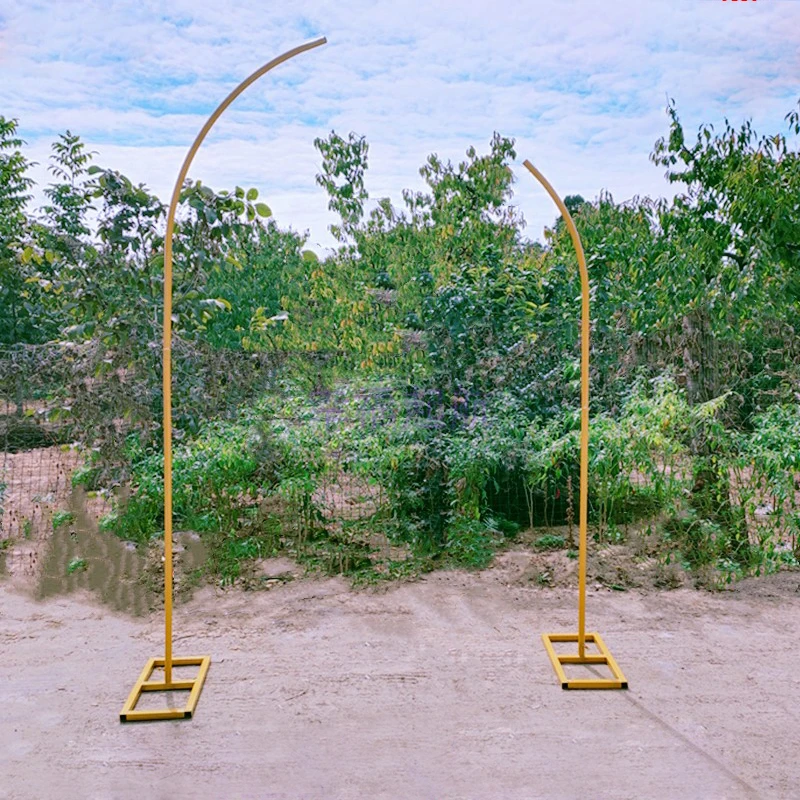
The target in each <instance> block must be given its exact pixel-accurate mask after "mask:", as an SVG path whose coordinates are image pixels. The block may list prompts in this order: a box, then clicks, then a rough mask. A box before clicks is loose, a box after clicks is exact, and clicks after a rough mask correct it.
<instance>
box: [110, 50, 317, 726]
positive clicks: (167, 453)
mask: <svg viewBox="0 0 800 800" xmlns="http://www.w3.org/2000/svg"><path fill="white" fill-rule="evenodd" d="M326 42H327V39H325V37H322V38H320V39H316V40H314V41H313V42H309V43H308V44H303V45H300V46H299V47H295V48H293V49H292V50H288V51H287V52H285V53H283V55H280V56H278V57H277V58H274V59H273V60H272V61H270V62H269V63H267V64H265V65H264V66H263V67H260V68H259V69H257V70H256V71H255V72H254V73H253V74H252V75H250V76H249V77H248V78H246V79H245V80H243V81H242V82H241V83H240V84H239V85H238V86H237V87H236V88H235V89H234V90H233V91H232V92H231V93H230V94H229V95H228V96H227V97H226V98H225V99H224V100H223V101H222V102H221V103H220V104H219V106H218V107H217V109H216V111H214V113H213V114H212V115H211V116H210V117H209V118H208V121H207V122H206V124H205V125H203V127H202V129H201V130H200V133H198V134H197V137H196V138H195V140H194V142H193V143H192V146H191V147H190V148H189V152H188V153H187V154H186V158H185V159H184V161H183V165H182V166H181V169H180V172H179V173H178V178H177V180H176V181H175V188H174V189H173V190H172V198H171V199H170V204H169V211H168V212H167V229H166V232H165V234H164V342H163V356H164V374H163V394H164V408H163V413H164V419H163V431H164V663H163V667H164V685H163V688H166V689H169V688H173V680H172V666H173V658H172V236H173V234H174V232H175V214H176V212H177V209H178V203H179V201H180V197H181V191H182V190H183V184H184V181H185V180H186V176H187V174H188V172H189V167H190V166H191V164H192V161H193V160H194V157H195V154H196V153H197V150H198V148H199V147H200V145H201V144H202V143H203V140H204V139H205V138H206V135H207V134H208V132H209V131H210V130H211V128H212V126H213V125H214V123H215V122H216V121H217V120H218V119H219V117H220V115H221V114H222V112H223V111H225V109H226V108H228V106H229V105H230V104H231V103H232V102H233V101H234V100H235V99H236V98H237V97H238V96H239V95H240V94H241V93H242V92H243V91H244V90H245V89H246V88H247V87H248V86H250V84H252V83H254V82H255V81H257V80H258V79H259V78H260V77H261V76H262V75H265V74H266V73H267V72H269V71H270V70H271V69H273V68H274V67H277V66H278V65H279V64H282V63H283V62H284V61H288V60H289V59H290V58H293V57H294V56H296V55H299V54H300V53H304V52H305V51H306V50H312V49H314V48H315V47H319V46H320V45H323V44H325V43H326ZM205 658H207V657H205ZM181 661H182V662H185V661H187V659H182V660H181ZM189 661H190V663H192V664H194V663H198V664H199V663H201V662H202V664H204V666H202V668H201V671H200V673H199V676H198V678H197V679H196V680H197V682H198V683H199V684H201V683H202V680H204V679H205V674H206V672H207V670H208V663H207V662H206V661H202V659H201V660H200V661H198V660H197V659H190V660H189ZM144 681H146V678H144V677H142V678H140V682H139V684H137V686H140V684H144V685H145V686H147V684H146V683H144ZM140 691H141V688H140ZM198 694H199V690H198V691H196V692H195V691H193V693H192V696H193V702H194V703H196V702H197V697H198ZM131 696H132V698H133V699H132V700H131V698H129V701H128V703H126V705H125V707H124V708H123V713H122V714H121V717H122V719H123V720H129V719H131V720H132V719H156V718H157V719H167V718H174V717H167V716H164V714H166V713H167V712H158V714H159V716H156V717H153V716H147V715H148V714H149V712H135V710H134V706H135V705H136V700H137V699H138V692H137V691H136V687H134V692H132V695H131ZM192 711H193V706H192V709H191V710H190V711H187V712H186V715H188V716H191V712H192ZM172 712H174V713H175V714H176V715H178V716H184V711H182V710H181V711H179V710H177V709H172V710H171V711H170V712H169V713H172Z"/></svg>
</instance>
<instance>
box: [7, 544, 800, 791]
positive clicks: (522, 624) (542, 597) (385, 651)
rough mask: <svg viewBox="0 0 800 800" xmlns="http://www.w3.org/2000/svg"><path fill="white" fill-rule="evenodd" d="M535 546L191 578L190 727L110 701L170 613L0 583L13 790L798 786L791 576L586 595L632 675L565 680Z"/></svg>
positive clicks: (556, 615) (556, 618)
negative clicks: (290, 574)
mask: <svg viewBox="0 0 800 800" xmlns="http://www.w3.org/2000/svg"><path fill="white" fill-rule="evenodd" d="M529 556H530V554H526V553H524V552H521V551H513V552H510V553H506V554H504V555H503V556H502V557H501V558H500V559H499V563H498V564H497V566H495V567H494V568H492V569H489V570H486V571H484V572H481V573H476V574H467V573H463V572H443V573H438V574H433V575H430V576H428V577H426V578H425V579H424V580H420V581H418V582H415V583H407V584H400V585H393V586H391V587H389V588H388V589H383V590H361V591H354V590H352V589H351V588H349V586H348V585H347V584H346V583H345V582H344V581H341V580H331V579H327V580H314V579H300V580H294V581H291V582H286V583H284V582H280V581H278V582H276V583H275V584H274V588H272V589H270V590H269V591H258V592H243V591H241V590H228V591H221V590H217V589H214V588H212V587H205V588H203V589H201V590H199V591H198V592H197V593H196V594H195V596H194V598H193V599H191V600H190V601H189V602H187V603H185V604H181V605H179V606H178V608H177V610H176V625H175V632H176V636H175V638H176V642H175V651H176V655H203V654H210V655H211V657H212V665H211V670H210V672H209V675H208V680H207V682H206V686H205V689H204V691H203V694H202V696H201V698H200V702H199V705H198V708H197V712H196V715H195V717H194V719H192V720H185V721H179V722H154V723H128V724H121V723H120V722H119V719H118V714H119V711H120V708H121V706H122V704H123V702H124V700H125V698H126V696H127V694H128V692H129V691H130V688H131V687H132V685H133V683H134V681H135V679H136V677H137V675H138V673H139V671H140V670H141V668H142V667H143V665H144V663H145V661H146V660H147V659H148V658H149V657H151V656H155V655H159V654H161V653H162V652H163V650H162V648H163V638H162V637H163V631H162V618H161V615H160V614H159V613H155V614H152V615H150V616H144V617H133V616H129V615H126V614H124V613H122V612H119V611H114V610H111V609H110V608H109V607H107V606H102V605H99V604H98V601H97V599H96V596H95V595H93V594H89V593H88V591H87V590H85V589H80V588H78V589H77V590H76V591H75V592H74V593H73V594H70V595H68V596H61V597H54V598H53V597H51V598H48V599H45V600H36V599H34V598H33V597H32V596H31V595H30V594H28V593H25V592H23V591H22V590H21V589H20V588H19V586H17V585H16V584H15V583H14V582H13V581H11V580H8V579H6V580H5V581H4V582H0V653H2V658H0V776H2V778H1V779H0V798H4V799H5V798H8V800H11V799H12V798H13V800H23V799H25V800H27V799H28V798H31V799H32V800H33V799H34V798H35V800H48V798H59V800H60V799H61V798H64V797H69V798H73V797H74V798H87V800H89V799H92V798H98V799H100V798H103V799H105V798H114V799H116V798H120V799H124V798H136V800H140V798H142V797H148V798H184V797H196V798H223V799H225V800H244V799H245V798H247V799H250V798H253V799H255V798H259V800H260V799H262V798H263V799H267V798H272V799H277V798H303V799H304V800H305V799H308V800H310V799H311V798H326V799H327V798H341V799H342V800H344V799H345V798H347V799H348V800H349V799H350V798H353V799H355V798H359V800H360V799H361V798H370V799H372V798H374V799H376V800H377V799H378V798H411V799H414V798H430V799H431V800H443V799H444V798H481V799H482V798H487V799H489V800H496V799H497V800H499V799H502V798H513V799H514V800H525V799H527V798H547V800H558V799H559V798H565V799H566V798H570V799H572V798H578V797H587V798H593V799H596V800H602V799H603V798H609V799H610V798H613V799H614V800H625V799H626V798H630V799H631V800H633V799H635V800H643V798H649V799H650V800H658V798H670V799H671V800H672V799H673V798H676V799H679V800H703V799H704V798H708V799H709V800H734V799H738V798H782V799H784V798H785V799H787V800H789V799H791V798H798V797H800V785H798V780H799V779H798V775H799V774H800V773H798V770H797V755H798V752H800V671H798V668H797V663H798V662H797V647H798V643H799V642H800V613H798V612H800V574H798V573H781V574H779V575H775V576H772V577H769V578H765V579H760V580H758V581H747V582H743V583H742V584H740V585H739V586H738V587H736V589H735V590H734V591H732V592H726V593H722V594H710V593H706V592H699V591H696V590H693V589H688V588H681V589H678V590H675V591H660V592H655V591H641V590H634V591H628V592H615V591H611V590H608V589H605V588H603V589H598V590H594V591H592V592H591V593H590V595H589V598H588V610H589V626H590V629H596V630H599V631H600V632H601V633H602V634H603V636H604V638H605V640H606V642H607V644H608V645H609V647H610V648H611V650H612V652H613V653H614V655H615V657H616V659H617V660H618V662H619V663H620V665H621V667H622V668H623V669H624V671H625V673H626V676H627V678H628V680H629V683H630V689H629V690H628V691H627V692H625V691H607V692H566V691H563V690H562V689H561V688H559V685H558V683H557V681H556V679H555V676H554V674H553V671H552V669H551V667H550V664H549V662H548V660H547V658H546V655H545V652H544V649H543V648H542V645H541V640H540V638H539V633H540V632H542V631H546V630H547V631H550V630H552V631H569V630H571V629H573V627H574V624H575V621H574V607H575V592H574V590H568V589H564V588H561V587H558V588H543V587H540V586H536V585H532V584H531V582H530V581H524V580H520V579H521V578H522V577H523V576H524V573H525V570H526V569H529V567H527V566H526V558H528V557H529Z"/></svg>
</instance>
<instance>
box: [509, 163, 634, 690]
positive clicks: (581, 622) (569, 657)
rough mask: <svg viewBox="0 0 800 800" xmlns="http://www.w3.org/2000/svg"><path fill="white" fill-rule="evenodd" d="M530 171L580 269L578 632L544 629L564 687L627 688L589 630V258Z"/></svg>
mask: <svg viewBox="0 0 800 800" xmlns="http://www.w3.org/2000/svg"><path fill="white" fill-rule="evenodd" d="M524 164H525V166H526V167H527V168H528V171H529V172H530V173H531V174H532V175H533V177H534V178H536V180H538V181H539V183H541V184H542V186H544V188H545V189H546V190H547V193H548V194H549V195H550V197H551V198H552V199H553V201H554V202H555V204H556V205H557V206H558V210H559V211H560V212H561V216H562V217H563V218H564V221H565V222H566V223H567V228H568V229H569V235H570V236H571V237H572V244H573V245H574V247H575V252H576V253H577V256H578V265H579V267H580V273H581V489H580V506H579V509H580V511H579V513H580V518H579V532H580V545H579V548H580V549H579V551H578V632H577V633H543V634H542V640H543V641H544V646H545V649H546V650H547V655H548V656H550V661H551V663H552V664H553V669H554V670H555V671H556V675H557V676H558V679H559V680H560V681H561V688H562V689H627V688H628V681H627V680H626V679H625V676H624V675H623V674H622V670H621V669H620V668H619V665H618V664H617V662H616V661H615V660H614V657H613V656H612V655H611V653H610V652H609V650H608V648H607V647H606V645H605V642H604V641H603V640H602V638H601V637H600V634H599V633H586V546H587V545H586V522H587V520H586V517H587V513H588V511H589V483H588V481H589V273H588V270H587V269H586V258H585V256H584V254H583V245H582V244H581V238H580V236H578V229H577V228H576V227H575V222H574V221H573V219H572V216H571V215H570V213H569V210H568V209H567V207H566V206H565V205H564V201H563V200H562V199H561V198H560V197H559V196H558V194H556V191H555V189H553V187H552V186H551V185H550V183H549V182H548V180H547V179H546V178H545V177H544V175H542V173H541V172H539V170H538V169H536V167H534V166H533V164H531V162H530V161H527V160H526V161H525V162H524ZM556 642H577V643H578V652H577V654H565V653H559V652H557V651H556V648H555V647H554V643H556ZM587 643H589V644H591V645H594V650H595V652H591V653H588V652H586V644H587ZM565 664H583V665H597V666H607V667H608V668H609V670H611V674H612V675H613V678H592V679H586V678H581V679H575V678H573V679H570V678H568V677H567V675H566V673H565V672H564V665H565Z"/></svg>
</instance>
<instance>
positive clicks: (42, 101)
mask: <svg viewBox="0 0 800 800" xmlns="http://www.w3.org/2000/svg"><path fill="white" fill-rule="evenodd" d="M798 32H800V2H798V0H737V2H734V0H726V1H725V2H723V0H638V2H637V1H634V0H605V1H604V2H601V1H600V0H525V2H518V1H517V0H503V1H502V2H500V1H499V0H494V2H489V1H488V0H480V1H479V2H478V1H477V0H473V1H471V0H461V2H458V3H456V2H449V1H445V0H443V1H442V2H438V3H432V2H430V1H429V2H421V1H417V0H414V1H413V2H403V0H392V1H391V2H388V1H387V0H339V1H338V2H333V1H332V0H318V1H317V2H311V0H293V2H281V3H275V2H272V3H270V2H266V1H265V0H259V2H252V0H239V2H237V3H235V4H229V3H220V2H216V3H210V2H204V0H174V2H171V3H170V4H169V5H166V4H163V3H160V2H153V1H152V0H140V2H115V1H113V0H79V1H76V0H57V1H55V0H47V1H46V2H45V1H41V2H35V1H29V2H25V3H21V2H19V3H12V4H0V114H3V115H5V116H7V117H17V118H18V119H19V121H20V130H21V133H22V135H23V137H24V138H25V139H26V140H27V142H28V144H29V147H28V154H29V156H30V157H32V158H34V159H35V160H36V161H38V162H39V166H38V167H37V168H36V169H35V171H34V173H33V174H34V177H35V178H36V179H37V180H38V181H39V182H40V183H41V182H47V180H48V178H47V173H46V168H45V167H46V163H47V157H48V153H49V147H50V143H51V142H52V141H53V139H54V138H55V137H56V136H57V135H58V133H59V132H61V131H64V130H66V129H70V130H71V131H73V132H75V133H78V134H80V135H81V137H82V138H83V139H84V141H86V143H87V144H88V145H89V147H90V148H91V149H92V150H95V151H97V153H98V155H97V157H96V163H98V164H100V165H102V166H109V167H113V168H115V169H120V170H121V171H123V172H124V173H125V174H127V175H128V176H129V177H130V178H131V179H132V180H134V181H135V182H137V183H138V182H142V183H145V184H146V185H147V186H148V187H149V188H150V189H151V190H152V191H154V192H156V193H157V194H158V195H159V196H161V197H162V198H164V199H166V198H167V197H168V195H169V192H170V189H171V186H172V183H173V181H174V179H175V175H176V173H177V170H178V168H179V167H180V164H181V161H182V159H183V156H184V154H185V151H186V149H187V148H188V146H189V145H190V144H191V142H192V140H193V139H194V136H195V135H196V133H197V131H198V130H199V129H200V127H201V126H202V124H203V123H204V121H205V119H206V117H207V116H208V114H210V113H211V111H213V109H214V108H215V107H216V105H217V103H218V102H219V101H221V100H222V99H223V98H224V97H225V95H226V94H227V93H228V92H229V91H230V89H231V88H233V86H235V85H236V83H238V81H240V80H241V79H243V78H244V77H246V76H247V75H248V74H249V73H250V72H252V71H253V70H254V69H256V68H257V67H259V66H260V65H261V64H262V63H264V62H266V61H268V60H270V59H271V58H273V57H274V56H276V55H278V54H279V53H281V52H283V51H284V50H287V49H289V48H291V47H294V46H296V45H298V44H301V43H303V42H305V41H308V40H310V39H313V38H316V37H318V36H322V35H324V36H327V38H328V41H329V43H328V44H327V45H326V46H324V47H323V48H320V49H317V50H314V51H311V52H310V53H305V54H303V55H301V56H298V57H297V58H296V59H295V60H293V61H291V62H289V63H286V64H284V65H282V66H280V67H278V68H277V69H276V70H275V71H274V72H272V73H270V74H269V75H267V76H266V77H265V78H263V79H262V80H261V81H260V82H258V83H256V84H255V85H254V86H252V87H250V89H248V91H247V93H246V94H245V95H243V96H242V97H241V98H240V99H239V100H238V101H237V102H236V103H235V104H234V106H233V107H232V108H231V109H230V110H229V111H228V112H226V114H225V115H224V116H223V117H222V118H221V120H220V122H219V123H218V125H217V126H216V127H215V129H214V130H213V131H212V133H211V134H210V136H209V138H208V140H207V141H206V143H205V144H204V145H203V148H202V149H201V151H200V153H199V154H198V157H197V159H196V161H195V164H194V166H193V168H192V170H191V173H190V175H191V177H193V178H196V179H201V180H203V181H204V182H205V183H207V184H209V185H211V186H213V187H214V188H217V189H222V188H230V187H232V186H234V185H237V184H238V185H247V186H251V185H252V186H256V187H258V188H259V190H260V192H261V196H262V197H263V199H264V200H266V202H268V203H269V204H270V206H271V207H272V209H273V211H274V214H275V217H276V219H277V220H278V222H279V223H280V224H281V225H282V226H291V227H293V228H295V229H296V230H300V231H308V232H309V245H310V246H312V247H314V248H315V249H318V250H321V249H323V248H324V247H327V246H330V245H331V244H332V238H331V237H330V234H329V233H328V231H327V226H328V225H329V224H330V222H331V221H332V220H331V217H330V215H329V212H328V211H327V208H326V205H327V198H326V196H325V194H324V193H323V191H322V190H321V189H320V188H319V187H317V186H316V184H315V181H314V176H315V174H316V172H317V171H318V169H319V158H318V155H317V153H316V151H315V150H314V147H313V140H314V138H315V137H316V136H320V135H323V136H324V135H326V134H327V133H328V132H329V131H330V130H331V129H332V128H335V129H336V130H337V131H338V132H339V133H341V134H346V133H347V132H349V131H355V132H357V133H359V134H363V135H365V136H366V137H367V139H368V141H369V143H370V169H369V172H368V175H367V188H368V190H369V192H370V195H371V197H372V198H375V199H377V198H380V197H384V196H389V197H391V198H392V199H393V200H394V201H395V202H397V203H399V202H400V200H401V196H400V192H401V190H402V189H403V188H406V187H408V188H412V189H419V188H422V180H421V178H420V176H419V173H418V170H419V167H420V166H421V165H422V164H423V163H424V160H425V158H426V156H427V155H428V154H429V153H431V152H436V153H438V154H439V155H440V156H441V157H443V158H450V159H452V160H457V159H460V158H462V157H463V155H464V151H465V150H466V148H467V147H469V146H470V145H474V146H475V147H476V148H478V150H479V152H482V151H485V150H486V148H487V147H488V142H489V140H490V138H491V135H492V132H493V131H495V130H497V131H499V132H500V133H502V134H503V135H506V136H511V137H514V138H515V139H516V141H517V152H518V156H519V163H518V169H517V176H518V178H519V182H518V183H517V184H516V187H515V199H514V202H515V204H516V205H517V206H518V207H519V208H520V210H521V211H522V213H523V214H524V216H525V218H526V219H527V221H528V228H527V235H529V236H530V237H531V238H538V237H539V236H540V234H541V231H542V228H543V226H544V225H546V224H550V223H551V222H552V220H553V218H554V216H555V210H554V209H553V207H552V205H551V202H550V200H549V199H548V198H547V197H546V196H545V195H544V193H543V191H542V190H541V189H540V188H539V187H538V185H537V184H536V183H535V182H534V181H533V179H532V178H530V177H529V176H527V175H526V174H525V173H524V172H523V170H522V166H521V165H522V160H523V159H524V158H529V159H531V161H533V162H534V163H535V164H536V165H537V166H538V167H539V168H540V169H541V170H542V171H543V172H544V173H545V175H546V176H547V177H548V178H549V179H550V181H551V182H552V183H553V184H554V185H555V187H556V189H557V190H558V191H559V192H560V193H561V194H562V195H563V194H573V193H580V194H582V195H584V196H585V197H587V198H594V197H596V196H597V194H598V193H599V192H600V191H601V190H608V191H610V192H611V193H612V194H613V196H614V197H615V199H617V200H624V199H628V198H630V197H632V196H633V195H635V194H640V195H641V194H650V195H664V194H668V193H669V191H670V189H669V186H668V185H667V184H666V182H665V181H664V178H663V174H662V170H661V168H658V167H655V166H653V165H652V164H650V162H649V161H648V155H649V153H650V151H651V149H652V146H653V143H654V142H655V140H656V139H657V138H658V137H659V136H661V135H663V134H664V133H665V132H666V130H667V119H666V116H665V113H664V108H665V106H666V102H667V97H672V98H674V99H675V101H676V103H677V106H678V109H679V112H680V114H681V116H682V118H683V121H684V123H685V126H686V128H687V130H688V131H690V132H691V131H694V130H695V129H696V128H697V126H698V125H699V124H700V123H702V122H713V123H715V124H717V125H721V124H723V120H724V118H725V117H728V118H729V119H730V120H731V121H732V122H735V123H739V122H740V121H742V120H744V119H745V118H752V119H753V122H754V124H755V127H756V129H757V130H759V131H763V132H769V133H773V132H776V131H783V130H785V126H784V122H783V118H784V116H785V115H786V113H787V112H788V111H790V110H791V109H792V107H793V106H794V105H795V104H796V102H797V100H798V98H800V33H798Z"/></svg>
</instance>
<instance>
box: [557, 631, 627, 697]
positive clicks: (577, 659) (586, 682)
mask: <svg viewBox="0 0 800 800" xmlns="http://www.w3.org/2000/svg"><path fill="white" fill-rule="evenodd" d="M542 641H543V642H544V647H545V650H547V655H549V656H550V662H551V663H552V665H553V669H554V670H555V671H556V675H558V679H559V680H560V681H561V688H562V689H627V688H628V681H627V679H626V678H625V676H624V675H623V674H622V670H621V669H620V668H619V664H617V662H616V661H615V660H614V656H612V655H611V653H610V651H609V649H608V647H606V643H605V642H604V641H603V639H602V638H601V636H600V634H599V633H587V634H585V635H584V641H586V642H590V643H592V644H594V645H595V646H596V647H597V653H586V652H584V654H583V655H580V654H579V653H575V654H572V653H558V652H556V649H555V647H553V643H554V642H576V643H578V642H579V636H578V634H577V633H543V634H542ZM564 664H581V665H584V666H591V665H595V666H607V667H608V668H609V669H610V670H611V674H612V675H613V676H614V677H613V678H568V677H567V674H566V673H565V672H564Z"/></svg>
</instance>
